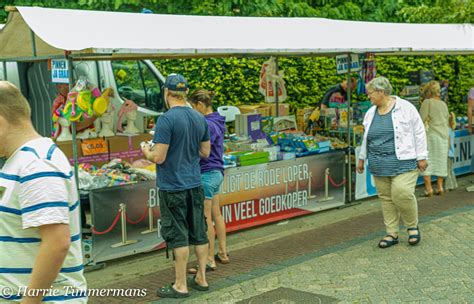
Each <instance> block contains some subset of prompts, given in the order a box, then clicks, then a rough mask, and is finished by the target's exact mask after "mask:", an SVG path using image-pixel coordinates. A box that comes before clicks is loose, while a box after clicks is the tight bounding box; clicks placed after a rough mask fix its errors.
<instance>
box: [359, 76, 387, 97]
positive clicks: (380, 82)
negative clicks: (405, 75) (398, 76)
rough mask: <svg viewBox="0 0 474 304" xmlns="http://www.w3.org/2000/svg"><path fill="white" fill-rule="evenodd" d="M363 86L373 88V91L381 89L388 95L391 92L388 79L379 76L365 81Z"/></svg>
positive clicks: (368, 88)
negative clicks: (367, 81)
mask: <svg viewBox="0 0 474 304" xmlns="http://www.w3.org/2000/svg"><path fill="white" fill-rule="evenodd" d="M365 88H366V89H367V91H368V90H374V91H382V92H383V93H384V94H385V95H386V96H389V95H390V94H392V90H393V87H392V85H391V84H390V81H389V80H388V79H387V78H385V77H383V76H379V77H376V78H374V79H372V80H371V81H369V83H367V84H366V85H365Z"/></svg>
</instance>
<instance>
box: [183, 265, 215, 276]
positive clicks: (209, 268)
mask: <svg viewBox="0 0 474 304" xmlns="http://www.w3.org/2000/svg"><path fill="white" fill-rule="evenodd" d="M198 269H199V265H196V267H194V268H189V270H188V273H189V274H196V273H197V272H198ZM216 269H217V267H216V266H214V267H212V266H211V265H209V264H206V272H209V271H215V270H216Z"/></svg>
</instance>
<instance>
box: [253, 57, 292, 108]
mask: <svg viewBox="0 0 474 304" xmlns="http://www.w3.org/2000/svg"><path fill="white" fill-rule="evenodd" d="M276 70H277V67H276V61H275V58H274V57H271V58H270V59H269V60H267V61H265V62H264V63H263V65H262V69H261V70H260V81H259V88H258V91H259V92H260V93H262V95H263V96H265V102H276V99H275V91H276V84H277V83H278V102H282V101H284V100H285V99H286V98H287V94H286V87H285V81H284V80H283V71H278V74H277V73H276Z"/></svg>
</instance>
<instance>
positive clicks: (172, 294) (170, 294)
mask: <svg viewBox="0 0 474 304" xmlns="http://www.w3.org/2000/svg"><path fill="white" fill-rule="evenodd" d="M156 294H157V295H158V296H159V297H160V298H172V299H182V298H187V297H189V292H179V291H177V290H176V289H174V287H173V283H171V284H170V285H167V286H163V287H161V288H160V289H158V290H157V291H156Z"/></svg>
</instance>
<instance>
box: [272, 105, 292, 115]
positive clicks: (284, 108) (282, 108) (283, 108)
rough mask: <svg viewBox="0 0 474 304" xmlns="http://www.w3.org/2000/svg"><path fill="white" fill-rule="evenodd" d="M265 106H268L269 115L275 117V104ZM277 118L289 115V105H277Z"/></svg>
mask: <svg viewBox="0 0 474 304" xmlns="http://www.w3.org/2000/svg"><path fill="white" fill-rule="evenodd" d="M266 105H269V106H270V115H271V116H277V113H276V104H275V103H267V104H266ZM278 110H279V112H278V114H279V115H278V116H288V115H290V105H289V104H287V103H278Z"/></svg>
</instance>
